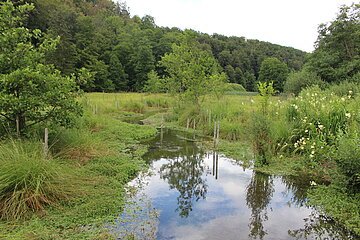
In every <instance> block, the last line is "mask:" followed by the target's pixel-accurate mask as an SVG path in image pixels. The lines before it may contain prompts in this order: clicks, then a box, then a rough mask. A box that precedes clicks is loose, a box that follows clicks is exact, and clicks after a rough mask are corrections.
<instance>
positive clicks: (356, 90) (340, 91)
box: [327, 81, 360, 97]
mask: <svg viewBox="0 0 360 240" xmlns="http://www.w3.org/2000/svg"><path fill="white" fill-rule="evenodd" d="M327 92H329V93H334V94H336V95H337V96H339V97H348V96H350V97H354V96H357V95H359V94H360V84H359V82H351V81H344V82H341V83H339V84H333V85H331V86H329V88H328V89H327Z"/></svg>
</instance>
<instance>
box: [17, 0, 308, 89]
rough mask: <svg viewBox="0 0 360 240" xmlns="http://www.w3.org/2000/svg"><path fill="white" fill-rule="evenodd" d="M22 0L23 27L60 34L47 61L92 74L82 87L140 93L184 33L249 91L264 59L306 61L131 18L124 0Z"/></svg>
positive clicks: (277, 49)
mask: <svg viewBox="0 0 360 240" xmlns="http://www.w3.org/2000/svg"><path fill="white" fill-rule="evenodd" d="M14 2H23V1H22V0H17V1H15V0H14ZM27 2H32V3H33V4H34V5H35V11H33V12H32V13H31V16H30V18H29V21H28V22H27V27H28V28H30V29H35V28H38V29H41V30H42V31H43V32H45V33H47V34H49V35H51V36H53V37H56V36H60V44H59V45H58V47H57V50H56V52H54V53H53V54H51V56H48V58H47V60H48V62H49V63H52V64H54V65H55V66H56V67H57V68H58V69H59V70H61V71H62V72H63V73H64V74H73V73H75V74H76V73H77V72H78V71H80V69H82V68H86V69H88V70H89V71H90V72H92V74H93V81H92V82H91V83H87V84H83V85H82V88H83V89H84V90H85V91H141V90H142V89H143V86H144V84H145V82H146V80H147V76H148V73H149V72H150V71H151V70H155V71H156V72H157V73H158V74H159V75H160V76H162V75H163V74H164V71H163V69H161V67H159V66H158V64H157V62H158V61H159V60H160V59H161V57H162V56H163V55H164V54H165V53H167V52H170V51H171V46H172V44H174V43H179V42H181V39H182V38H183V37H184V34H187V35H189V34H190V35H192V36H193V37H194V38H195V39H196V40H197V41H198V42H200V43H201V44H202V46H203V48H204V49H207V50H209V51H211V52H212V54H213V55H214V57H215V58H216V59H217V60H218V62H219V63H220V65H221V66H222V68H223V70H224V72H225V73H226V74H227V75H228V79H229V81H230V82H235V83H240V84H242V85H243V86H244V87H245V88H246V89H247V90H254V83H255V82H256V80H257V78H258V76H259V69H260V64H261V62H262V61H263V60H264V58H266V57H276V58H278V59H279V60H282V61H283V62H285V63H286V64H287V65H288V67H289V68H290V69H294V70H299V69H300V68H301V66H302V65H303V63H304V61H305V54H306V53H305V52H303V51H300V50H297V49H294V48H290V47H283V46H279V45H275V44H271V43H268V42H262V41H258V40H248V39H245V38H244V37H226V36H222V35H218V34H214V35H208V34H203V33H200V32H196V31H193V30H185V31H182V30H180V29H178V28H164V27H158V26H156V24H155V21H154V18H153V17H151V16H144V17H142V18H140V17H138V16H134V17H131V16H130V13H129V10H128V7H127V6H126V4H124V3H115V2H113V1H111V0H30V1H27ZM239 24H240V23H239ZM244 24H245V23H244Z"/></svg>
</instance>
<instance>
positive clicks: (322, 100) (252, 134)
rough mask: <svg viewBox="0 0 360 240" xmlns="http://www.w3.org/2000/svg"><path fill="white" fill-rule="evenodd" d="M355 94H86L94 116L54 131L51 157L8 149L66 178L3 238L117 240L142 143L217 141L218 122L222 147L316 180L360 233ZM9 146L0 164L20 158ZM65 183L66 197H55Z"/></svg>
mask: <svg viewBox="0 0 360 240" xmlns="http://www.w3.org/2000/svg"><path fill="white" fill-rule="evenodd" d="M333 90H334V89H333ZM335 90H336V89H335ZM346 93H347V94H346V95H345V96H343V95H341V94H339V93H333V92H331V91H322V90H320V89H318V88H312V89H309V90H307V91H304V92H303V93H302V94H301V95H300V96H299V97H297V98H294V97H289V98H288V97H285V96H277V97H269V98H268V99H264V97H261V96H253V95H241V96H239V95H225V96H223V97H222V98H220V99H216V98H213V97H210V96H209V97H205V99H204V100H203V101H202V102H201V104H200V106H195V105H194V104H191V103H189V102H183V101H179V100H178V99H176V98H174V97H171V96H169V95H164V94H151V95H148V94H140V93H131V94H126V93H123V94H104V93H92V94H86V95H85V97H84V98H83V99H82V100H81V101H82V103H83V106H84V107H85V109H86V115H85V116H84V117H83V118H82V119H80V120H79V122H78V124H77V128H74V129H70V130H63V129H51V131H50V140H51V157H50V158H49V159H43V156H42V147H41V143H40V142H39V141H30V142H19V141H14V142H9V141H7V142H2V143H1V146H3V148H2V149H13V150H12V151H13V152H15V153H16V154H17V153H19V155H21V156H19V159H20V160H19V161H18V162H19V166H21V165H22V161H25V160H24V159H37V161H39V162H40V163H41V164H43V163H44V161H45V162H51V164H50V165H49V166H52V167H51V168H50V167H49V171H50V173H51V171H56V172H58V173H59V175H58V176H55V177H54V178H53V179H52V180H51V181H50V182H51V183H52V184H55V185H53V186H52V185H50V186H47V187H46V188H44V191H45V192H46V191H48V192H50V193H51V194H50V196H55V198H50V200H49V202H47V201H44V202H43V203H42V204H41V206H44V207H43V208H39V209H37V212H36V213H33V212H32V210H31V211H27V210H26V209H25V210H24V211H25V212H26V214H25V219H24V218H22V219H20V220H16V221H14V220H11V221H9V220H6V219H3V220H2V221H1V222H0V239H2V238H4V239H111V238H112V236H111V234H110V233H109V232H108V230H107V228H104V226H106V225H111V223H112V222H113V221H114V219H115V218H116V216H118V215H119V213H120V212H121V210H122V207H123V204H124V185H125V184H126V183H127V182H128V181H129V180H131V179H132V178H133V177H134V176H135V175H136V173H137V172H138V171H139V170H140V169H142V168H143V167H146V166H145V165H144V163H143V161H142V159H141V155H142V154H143V153H144V152H145V151H146V146H142V145H141V144H140V143H139V141H140V140H141V139H144V138H148V137H151V136H153V135H154V134H155V133H156V130H155V127H158V126H160V125H163V126H167V127H170V128H177V129H181V130H185V131H189V132H195V133H196V134H199V135H203V136H208V137H212V136H213V131H214V124H215V122H216V123H217V124H219V125H220V138H221V140H220V144H219V145H218V150H219V151H221V152H223V153H225V154H226V155H228V156H231V157H233V158H235V159H239V160H242V161H243V162H244V164H245V165H246V166H248V165H250V163H251V162H252V161H253V160H254V161H255V169H256V170H257V171H262V172H266V173H270V174H276V175H293V176H304V175H306V176H307V178H308V179H310V180H311V181H312V182H313V184H316V186H313V187H312V188H311V192H309V195H308V197H309V199H310V201H309V203H310V204H312V205H314V206H316V207H317V208H318V209H319V210H320V211H323V212H324V213H325V214H326V215H328V216H330V217H332V218H333V219H335V220H337V221H338V222H339V223H341V224H343V225H344V226H346V227H347V228H349V229H351V230H352V231H354V232H356V233H357V234H359V233H360V230H359V225H360V221H359V215H360V214H359V213H360V209H359V206H360V204H359V199H360V198H359V192H358V186H359V185H358V183H359V182H358V179H359V178H358V177H359V175H358V174H359V161H358V159H359V157H360V149H359V145H358V142H359V130H360V127H359V126H360V125H359V123H360V115H359V114H360V112H359V106H360V98H359V96H358V95H355V94H351V92H348V91H347V92H346ZM134 123H135V124H134ZM138 123H140V124H145V125H147V126H140V125H138ZM194 126H195V130H194V129H193V128H194ZM209 139H211V138H209ZM26 146H30V149H32V150H31V151H30V150H29V147H26ZM208 146H209V147H212V144H211V143H210V144H209V145H208ZM2 149H0V158H1V160H0V161H2V162H5V163H6V162H9V161H14V159H7V158H6V157H5V156H7V155H9V153H7V152H6V151H5V150H2ZM1 152H3V153H1ZM16 154H14V156H16ZM29 154H30V155H29ZM22 159H23V160H22ZM245 160H246V161H245ZM264 160H265V161H264ZM25 163H26V164H29V162H28V161H25ZM259 163H260V164H259ZM26 164H25V165H24V166H28V165H26ZM41 164H40V165H41ZM37 165H38V164H35V166H37ZM45 165H46V166H47V165H48V164H45ZM9 166H10V165H9ZM24 168H25V167H24ZM9 169H10V168H9ZM19 169H21V168H19ZM54 169H55V170H54ZM34 171H38V172H40V171H39V170H38V169H36V168H34ZM9 172H14V171H11V170H9ZM18 172H20V173H16V174H20V175H21V174H22V172H21V171H18ZM39 176H40V178H41V176H42V175H41V174H39ZM50 176H53V175H52V174H50ZM45 177H46V176H45ZM69 179H70V180H71V181H66V180H69ZM30 181H32V180H31V179H30ZM59 183H60V184H59ZM56 184H58V185H56ZM309 184H310V182H309ZM59 185H61V188H59V189H60V190H61V191H60V193H57V192H55V193H52V192H51V190H52V189H56V187H57V186H59ZM34 186H36V184H35V185H34ZM54 186H55V187H54ZM0 187H1V186H0ZM34 189H36V187H35V188H34ZM30 190H31V189H30ZM31 191H32V190H31ZM35 193H36V191H35ZM35 195H36V194H35ZM329 199H331V200H329ZM40 200H41V199H40ZM40 202H41V201H40ZM340 206H341V207H340ZM23 209H24V208H23ZM0 211H1V209H0ZM9 218H11V216H9Z"/></svg>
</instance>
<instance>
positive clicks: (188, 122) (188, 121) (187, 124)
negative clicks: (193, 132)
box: [186, 118, 190, 130]
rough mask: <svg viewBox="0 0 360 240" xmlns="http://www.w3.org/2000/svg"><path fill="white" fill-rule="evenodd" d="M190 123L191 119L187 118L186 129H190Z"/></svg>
mask: <svg viewBox="0 0 360 240" xmlns="http://www.w3.org/2000/svg"><path fill="white" fill-rule="evenodd" d="M189 125H190V120H189V118H188V119H187V120H186V130H188V129H189Z"/></svg>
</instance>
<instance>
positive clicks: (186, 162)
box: [114, 130, 355, 240]
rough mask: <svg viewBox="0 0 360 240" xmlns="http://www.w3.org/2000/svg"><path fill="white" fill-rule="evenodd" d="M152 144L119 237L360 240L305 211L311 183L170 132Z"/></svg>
mask: <svg viewBox="0 0 360 240" xmlns="http://www.w3.org/2000/svg"><path fill="white" fill-rule="evenodd" d="M188 137H189V138H190V137H191V136H188ZM148 144H149V145H150V146H151V148H150V151H149V152H148V153H147V154H146V155H145V156H144V158H145V160H146V161H148V163H149V164H150V166H151V169H150V171H149V173H147V174H142V175H140V176H139V177H138V178H137V179H135V180H134V181H133V182H131V183H130V187H129V194H130V193H131V192H133V194H131V195H132V196H131V197H130V198H129V204H128V205H127V207H126V209H125V211H124V213H123V214H122V215H121V216H120V218H119V219H118V221H117V225H116V228H115V230H114V231H115V232H116V233H117V234H118V236H119V237H118V238H119V239H123V238H125V236H128V237H129V236H133V237H136V239H182V240H183V239H184V240H185V239H191V240H193V239H194V240H201V239H222V240H225V239H279V240H280V239H355V237H353V236H351V235H349V234H348V233H347V232H346V231H344V229H342V228H341V227H339V226H337V225H336V224H335V223H334V222H332V221H331V220H330V219H327V218H326V217H325V216H322V215H320V214H319V213H318V212H316V211H315V210H314V209H312V208H309V207H307V206H305V202H306V196H305V191H306V188H307V187H308V185H309V181H308V180H307V179H293V178H286V177H277V176H271V175H265V174H261V173H257V172H254V171H253V170H251V169H246V168H243V167H242V166H241V161H235V160H233V159H230V158H227V157H225V156H223V155H219V154H217V153H215V152H204V151H203V150H202V149H201V148H199V147H197V145H196V144H195V143H194V142H191V141H188V140H187V137H186V136H183V135H181V134H180V133H176V132H172V131H170V130H166V131H165V132H163V133H162V134H159V136H158V137H157V138H156V139H154V140H152V141H151V142H149V143H148ZM131 186H133V187H134V188H132V187H131ZM134 189H140V190H138V191H132V190H134Z"/></svg>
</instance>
